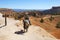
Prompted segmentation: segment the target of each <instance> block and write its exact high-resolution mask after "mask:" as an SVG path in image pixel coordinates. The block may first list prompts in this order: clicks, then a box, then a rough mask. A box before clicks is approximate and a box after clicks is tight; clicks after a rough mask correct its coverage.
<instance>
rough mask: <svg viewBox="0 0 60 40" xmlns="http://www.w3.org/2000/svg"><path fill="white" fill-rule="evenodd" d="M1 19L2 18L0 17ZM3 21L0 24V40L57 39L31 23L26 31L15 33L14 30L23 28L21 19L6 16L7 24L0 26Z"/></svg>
mask: <svg viewBox="0 0 60 40" xmlns="http://www.w3.org/2000/svg"><path fill="white" fill-rule="evenodd" d="M3 19H4V18H3ZM1 21H2V19H0V22H1ZM3 23H4V21H3ZM3 23H1V25H0V40H57V39H56V38H55V37H54V36H52V35H51V34H49V33H48V32H46V31H45V30H44V29H42V28H41V27H39V26H34V25H31V26H29V30H28V32H26V33H22V34H15V32H17V31H21V30H23V23H22V21H19V20H14V19H12V18H7V26H4V27H2V26H3V25H2V24H3Z"/></svg>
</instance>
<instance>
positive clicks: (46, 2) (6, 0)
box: [0, 0, 60, 9]
mask: <svg viewBox="0 0 60 40" xmlns="http://www.w3.org/2000/svg"><path fill="white" fill-rule="evenodd" d="M52 6H60V0H0V8H12V9H49V8H51V7H52Z"/></svg>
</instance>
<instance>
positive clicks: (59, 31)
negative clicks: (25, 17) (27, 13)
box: [30, 16, 60, 39]
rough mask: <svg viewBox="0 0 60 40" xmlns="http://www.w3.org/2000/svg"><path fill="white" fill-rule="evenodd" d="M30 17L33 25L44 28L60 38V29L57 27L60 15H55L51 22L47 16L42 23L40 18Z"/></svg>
mask: <svg viewBox="0 0 60 40" xmlns="http://www.w3.org/2000/svg"><path fill="white" fill-rule="evenodd" d="M30 19H31V23H32V24H33V25H37V26H40V27H42V28H44V29H45V30H47V31H48V32H49V33H51V34H52V35H54V36H55V37H56V38H58V39H60V29H57V28H56V27H55V26H56V24H57V23H58V22H59V21H60V16H55V17H54V20H53V21H52V22H50V21H49V19H48V18H45V19H44V23H40V18H35V17H30Z"/></svg>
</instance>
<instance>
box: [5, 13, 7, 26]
mask: <svg viewBox="0 0 60 40" xmlns="http://www.w3.org/2000/svg"><path fill="white" fill-rule="evenodd" d="M6 25H7V16H6V13H5V26H6Z"/></svg>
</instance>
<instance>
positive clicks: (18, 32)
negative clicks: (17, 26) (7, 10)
mask: <svg viewBox="0 0 60 40" xmlns="http://www.w3.org/2000/svg"><path fill="white" fill-rule="evenodd" d="M24 33H25V32H24V31H23V30H21V31H16V32H15V34H21V35H23V34H24Z"/></svg>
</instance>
